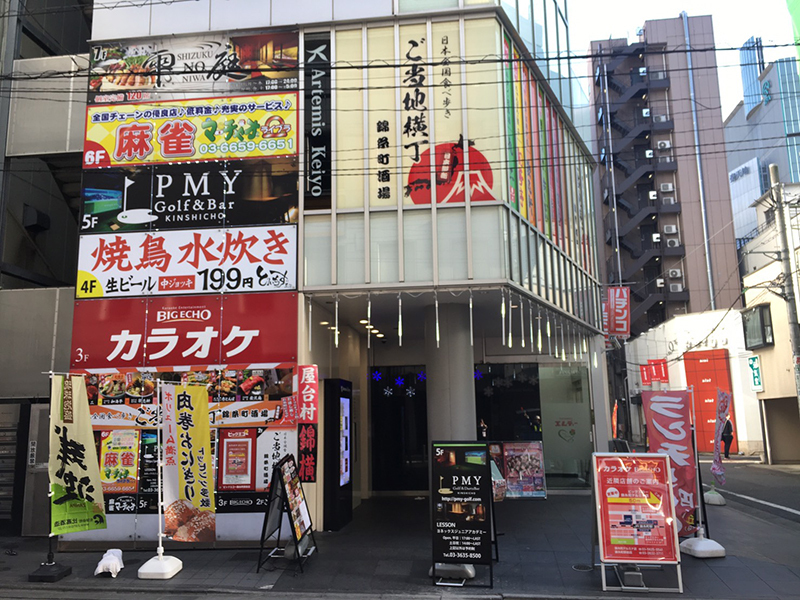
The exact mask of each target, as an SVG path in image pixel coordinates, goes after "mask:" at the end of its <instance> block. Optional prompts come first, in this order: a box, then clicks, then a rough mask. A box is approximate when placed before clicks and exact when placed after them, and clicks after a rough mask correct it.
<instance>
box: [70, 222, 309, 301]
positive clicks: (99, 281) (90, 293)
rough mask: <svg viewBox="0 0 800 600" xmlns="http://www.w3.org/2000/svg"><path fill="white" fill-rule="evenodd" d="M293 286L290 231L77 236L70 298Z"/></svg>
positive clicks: (267, 228)
mask: <svg viewBox="0 0 800 600" xmlns="http://www.w3.org/2000/svg"><path fill="white" fill-rule="evenodd" d="M296 287H297V228H296V227H295V226H294V225H274V226H265V227H247V228H233V227H232V228H228V229H203V230H197V231H195V230H186V231H183V230H181V231H163V232H153V233H148V232H138V233H113V234H98V235H84V236H81V239H80V245H79V248H78V281H77V284H76V288H75V295H76V297H77V298H114V297H122V298H125V297H131V296H166V295H169V296H175V295H183V294H202V293H219V292H222V293H231V292H267V291H285V290H293V289H295V288H296Z"/></svg>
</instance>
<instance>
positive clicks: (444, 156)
mask: <svg viewBox="0 0 800 600" xmlns="http://www.w3.org/2000/svg"><path fill="white" fill-rule="evenodd" d="M433 176H434V177H435V178H436V200H437V203H438V204H444V203H446V202H464V198H465V196H464V189H465V184H464V180H465V177H464V144H463V142H460V141H459V142H455V143H453V144H439V145H438V146H436V168H435V172H434V174H433ZM469 180H470V198H471V199H472V201H473V202H475V201H481V200H496V199H497V198H496V197H495V195H494V194H493V193H492V186H493V185H494V175H493V174H492V167H491V166H490V165H489V162H488V161H487V160H486V157H485V156H484V155H483V154H481V153H480V152H479V151H478V150H476V149H475V148H470V149H469ZM406 193H407V195H409V196H410V197H411V200H412V202H414V204H430V203H431V151H430V150H426V151H425V152H423V153H422V155H421V156H420V160H419V162H418V163H416V164H415V165H414V166H412V167H411V171H410V172H409V174H408V186H407V188H406Z"/></svg>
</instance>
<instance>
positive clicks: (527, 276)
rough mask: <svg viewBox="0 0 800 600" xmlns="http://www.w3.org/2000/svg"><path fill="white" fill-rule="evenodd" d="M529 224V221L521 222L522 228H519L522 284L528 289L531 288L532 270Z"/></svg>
mask: <svg viewBox="0 0 800 600" xmlns="http://www.w3.org/2000/svg"><path fill="white" fill-rule="evenodd" d="M528 231H529V230H528V225H527V223H524V222H523V223H520V230H519V250H520V253H519V255H520V259H521V261H522V262H521V269H522V282H521V283H522V285H523V286H524V287H526V288H528V289H531V271H530V261H529V260H528V258H529V251H528Z"/></svg>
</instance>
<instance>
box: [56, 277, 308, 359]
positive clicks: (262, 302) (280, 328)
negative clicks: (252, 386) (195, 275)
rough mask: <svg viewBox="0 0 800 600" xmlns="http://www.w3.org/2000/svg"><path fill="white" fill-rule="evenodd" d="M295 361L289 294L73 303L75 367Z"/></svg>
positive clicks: (293, 314) (292, 306) (292, 296)
mask: <svg viewBox="0 0 800 600" xmlns="http://www.w3.org/2000/svg"><path fill="white" fill-rule="evenodd" d="M255 315H258V317H257V318H256V317H255ZM296 356H297V294H295V293H293V292H274V293H264V294H231V295H224V296H219V295H213V296H170V297H166V298H150V299H144V298H120V299H102V300H78V301H76V302H75V316H74V320H73V328H72V357H71V361H70V365H71V367H73V368H82V369H90V370H97V369H118V370H125V369H131V368H137V367H174V366H178V365H181V366H187V367H188V366H190V367H197V366H200V365H202V366H211V368H213V366H217V365H229V366H230V365H237V364H241V365H250V364H259V363H283V362H292V361H294V360H295V357H296ZM187 370H190V369H187ZM200 370H205V369H200Z"/></svg>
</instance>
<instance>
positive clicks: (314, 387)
mask: <svg viewBox="0 0 800 600" xmlns="http://www.w3.org/2000/svg"><path fill="white" fill-rule="evenodd" d="M297 379H298V381H297V385H296V386H294V389H295V390H297V422H298V423H316V422H317V421H318V420H319V416H318V411H319V370H318V369H317V365H298V366H297Z"/></svg>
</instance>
